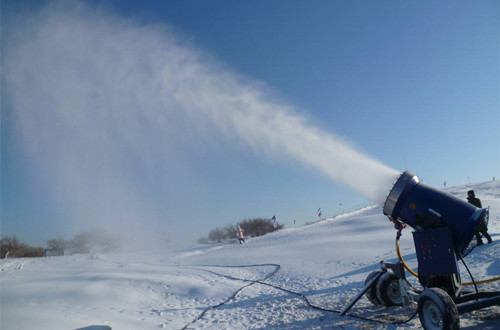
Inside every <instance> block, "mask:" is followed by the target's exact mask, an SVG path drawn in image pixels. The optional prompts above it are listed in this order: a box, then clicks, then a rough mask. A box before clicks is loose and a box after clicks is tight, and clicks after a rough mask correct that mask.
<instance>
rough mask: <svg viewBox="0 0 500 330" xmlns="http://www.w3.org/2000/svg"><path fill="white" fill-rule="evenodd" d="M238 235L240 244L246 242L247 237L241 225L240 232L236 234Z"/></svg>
mask: <svg viewBox="0 0 500 330" xmlns="http://www.w3.org/2000/svg"><path fill="white" fill-rule="evenodd" d="M236 235H237V236H238V241H240V244H241V243H244V242H245V235H244V234H243V228H241V226H240V224H238V231H237V232H236Z"/></svg>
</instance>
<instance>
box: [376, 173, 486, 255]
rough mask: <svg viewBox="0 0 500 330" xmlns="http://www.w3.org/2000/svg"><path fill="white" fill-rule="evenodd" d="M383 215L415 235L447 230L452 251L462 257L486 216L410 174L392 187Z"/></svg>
mask: <svg viewBox="0 0 500 330" xmlns="http://www.w3.org/2000/svg"><path fill="white" fill-rule="evenodd" d="M383 212H384V214H385V215H387V216H389V217H390V218H391V219H392V220H398V221H401V222H404V223H406V224H408V225H409V226H411V227H412V228H413V229H415V230H417V232H420V231H424V230H428V229H437V228H449V231H450V234H451V239H452V240H453V244H454V249H455V251H456V252H457V253H460V254H461V255H463V254H464V251H465V250H466V248H467V246H468V244H469V243H470V241H471V240H472V238H473V237H474V233H475V229H476V228H477V226H478V225H479V223H480V222H481V221H483V220H484V218H485V217H486V214H487V210H486V209H478V208H476V207H475V206H474V205H472V204H469V203H468V202H467V201H465V200H461V199H459V198H457V197H455V196H452V195H450V194H448V193H446V192H444V191H442V190H438V189H436V188H434V187H431V186H429V185H426V184H424V183H423V182H421V181H420V180H419V178H418V177H417V175H416V174H414V173H412V172H410V171H406V172H404V173H403V174H401V176H400V177H399V179H398V180H397V181H396V183H395V184H394V186H393V187H392V189H391V191H390V193H389V195H388V197H387V199H386V201H385V204H384V208H383ZM417 250H418V248H417Z"/></svg>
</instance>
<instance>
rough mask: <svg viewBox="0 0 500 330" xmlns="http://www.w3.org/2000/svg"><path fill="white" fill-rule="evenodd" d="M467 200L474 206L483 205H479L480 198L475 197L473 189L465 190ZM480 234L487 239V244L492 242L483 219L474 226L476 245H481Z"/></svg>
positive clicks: (480, 206)
mask: <svg viewBox="0 0 500 330" xmlns="http://www.w3.org/2000/svg"><path fill="white" fill-rule="evenodd" d="M467 201H469V203H471V204H472V205H474V206H475V207H479V208H482V207H483V206H482V205H481V200H480V199H479V198H477V197H476V194H475V193H474V190H469V191H468V192H467ZM481 234H483V236H484V237H485V238H486V239H487V240H488V244H489V243H491V242H492V239H491V236H490V234H488V227H487V226H486V223H485V222H484V219H482V220H481V222H480V223H479V225H477V227H476V240H477V245H478V246H479V245H483V240H482V239H481Z"/></svg>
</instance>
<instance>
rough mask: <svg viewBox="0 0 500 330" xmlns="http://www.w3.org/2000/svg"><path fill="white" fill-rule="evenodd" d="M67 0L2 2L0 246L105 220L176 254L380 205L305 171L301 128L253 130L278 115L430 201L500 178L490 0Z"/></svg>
mask: <svg viewBox="0 0 500 330" xmlns="http://www.w3.org/2000/svg"><path fill="white" fill-rule="evenodd" d="M75 3H77V5H72V4H62V3H61V2H45V1H3V2H2V53H3V54H2V55H3V56H2V68H3V69H2V169H1V171H2V172H1V173H2V178H1V179H2V195H1V198H2V200H1V203H2V205H1V211H2V214H1V235H2V237H3V236H6V235H16V236H17V237H18V238H20V239H22V240H25V241H27V242H32V243H33V244H39V245H43V244H44V243H45V241H46V240H47V239H49V238H53V237H58V236H61V237H65V238H71V237H72V236H73V235H74V234H76V233H77V232H78V231H81V230H86V229H89V228H92V227H99V226H101V225H102V224H103V223H104V224H105V225H104V227H107V228H105V229H106V230H108V231H109V230H113V229H110V228H115V229H116V227H117V226H118V227H124V226H125V227H126V226H131V227H133V228H137V230H138V231H139V230H140V229H138V228H140V227H144V228H147V229H148V230H149V231H153V232H155V233H156V234H159V235H165V233H168V232H170V233H171V235H172V236H173V239H174V243H175V244H176V245H183V244H184V245H185V244H191V243H194V242H195V241H196V239H197V238H199V237H201V236H206V235H207V234H208V232H209V230H210V229H213V228H214V227H217V226H224V225H226V224H228V223H236V222H238V221H240V220H242V219H247V218H253V217H269V218H270V217H272V216H273V215H276V217H277V219H278V222H280V223H284V224H285V226H287V227H292V226H293V221H294V220H296V221H297V223H298V224H302V223H304V222H307V221H312V220H315V219H317V217H316V210H317V209H318V207H321V208H322V211H323V215H324V216H333V215H336V214H338V213H339V212H341V211H342V208H341V207H340V206H339V203H342V205H343V207H344V210H346V211H347V210H352V209H355V208H359V207H362V206H366V205H369V204H370V203H372V202H371V200H373V198H367V197H365V195H366V194H360V193H359V189H358V190H356V189H353V187H352V185H350V184H349V183H347V184H346V183H345V182H342V180H339V178H338V176H337V177H335V175H336V174H335V173H333V174H332V175H330V174H329V173H325V171H326V172H328V169H325V167H328V166H324V163H325V162H324V161H323V158H322V160H321V161H318V163H321V164H319V165H318V164H311V162H312V163H314V161H312V160H311V159H312V158H315V159H317V158H318V155H319V156H320V157H323V156H324V155H323V153H322V151H321V150H323V149H321V150H319V151H316V150H314V151H313V150H311V148H308V147H307V146H306V147H304V148H303V149H301V150H300V155H299V154H298V152H299V151H297V150H294V151H290V152H289V151H286V150H288V149H287V148H288V146H289V144H291V145H294V144H295V145H297V144H300V141H302V138H301V135H300V134H302V132H300V134H299V133H298V132H297V134H294V131H292V133H291V134H288V133H287V134H285V133H283V134H285V135H284V136H282V135H279V133H276V135H273V134H274V132H273V133H272V134H271V133H269V136H268V135H267V133H268V132H267V131H268V130H266V127H267V126H266V125H268V124H269V123H268V122H267V121H264V122H262V129H263V131H262V132H260V133H259V134H260V135H259V134H257V133H255V132H258V131H256V130H257V129H258V128H256V127H255V126H256V125H257V126H258V125H259V124H260V122H259V120H261V119H262V118H264V119H265V118H267V116H268V115H269V113H277V114H282V111H283V113H284V114H285V115H284V116H285V120H284V121H283V122H287V123H288V122H289V123H290V127H296V126H294V125H295V123H296V121H298V122H299V124H297V125H299V126H300V127H304V131H305V132H309V133H311V134H310V135H308V136H311V139H313V140H314V139H315V138H316V135H314V134H313V133H315V132H319V133H318V134H319V135H320V136H328V137H330V136H333V137H340V140H341V141H342V143H343V144H346V143H347V144H349V145H352V146H354V147H353V149H355V150H357V151H359V152H360V153H362V154H363V155H367V156H368V157H370V158H373V159H375V160H377V161H379V162H380V163H381V164H383V165H385V166H387V167H389V168H391V169H394V170H395V171H398V172H401V171H404V170H405V169H409V170H412V171H413V172H415V173H417V174H418V175H419V177H420V178H421V179H422V180H423V181H425V182H427V183H429V184H431V185H434V186H437V187H442V184H443V182H444V181H447V184H448V185H449V186H451V185H459V184H464V183H467V182H468V181H470V182H478V181H485V180H491V179H492V177H497V178H498V177H500V132H499V131H500V130H499V127H500V19H499V18H500V4H499V3H498V2H497V1H475V2H472V1H440V2H434V1H419V2H400V1H315V2H303V1H246V2H243V1H239V2H232V1H119V2H117V1H83V2H80V3H79V4H78V2H75ZM65 18H67V20H66V19H65ZM115 44H116V45H115ZM113 59H115V60H113ZM143 62H144V63H143ZM152 62H154V63H153V64H151V63H152ZM186 63H188V64H191V65H192V66H189V68H188V65H187V64H186ZM166 68H168V70H169V71H168V72H169V74H170V75H168V78H164V77H165V76H164V75H162V74H163V73H164V72H165V71H162V70H167V69H166ZM176 68H179V70H178V71H182V72H183V74H184V75H181V74H177V73H176V72H177V71H176ZM108 70H109V72H108ZM103 72H104V73H105V74H104V73H103ZM197 74H201V76H199V77H198V76H197ZM129 79H130V81H129ZM162 79H164V80H162ZM158 81H161V83H158ZM205 81H206V82H208V83H207V84H206V85H204V82H205ZM183 84H184V85H183ZM235 85H236V87H235ZM172 86H173V87H172ZM179 86H180V87H179ZM184 86H192V88H187V89H186V90H182V93H180V92H179V93H177V91H178V90H180V89H182V88H183V87H184ZM162 88H165V90H166V91H167V92H164V91H163V90H162ZM82 91H86V92H85V93H83V92H82ZM190 92H192V93H190ZM214 94H217V97H213V98H212V96H213V95H214ZM247 94H248V95H249V96H248V95H247ZM247 96H248V97H247ZM233 97H234V98H236V99H237V102H239V103H234V104H240V103H242V102H243V103H244V104H246V103H245V102H246V100H247V99H251V101H249V103H248V104H249V105H248V109H246V110H245V112H244V113H241V114H239V113H236V114H235V115H236V116H243V119H241V121H247V125H243V124H241V126H238V125H234V123H237V124H240V123H241V121H240V119H234V118H233V117H231V116H228V114H229V113H233V112H230V111H232V110H231V109H229V108H231V107H232V106H233V103H230V102H233ZM224 100H229V101H228V102H225V101H224ZM254 101H255V103H258V105H259V106H258V107H254V105H253V103H252V102H254ZM257 101H258V102H257ZM235 102H236V101H235ZM165 107H166V108H169V109H175V111H174V110H169V111H163V109H164V108H165ZM219 107H220V108H219ZM226 107H227V108H228V109H227V110H222V109H223V108H226ZM179 109H180V110H179ZM207 109H208V110H207ZM254 109H257V110H254ZM260 109H265V110H262V111H261V110H260ZM274 109H279V110H276V111H275V110H274ZM185 113H187V114H185ZM255 113H258V114H259V115H258V116H257V119H258V120H257V121H256V122H255V123H254V122H251V120H253V119H254V114H255ZM245 116H247V117H245ZM229 117H231V120H235V122H230V120H229V119H228V118H229ZM238 118H240V117H238ZM294 118H295V119H297V118H299V119H297V120H296V121H294ZM271 119H272V120H274V117H272V118H271ZM212 122H213V123H215V124H212ZM269 125H270V124H269ZM273 125H274V124H273ZM276 125H277V126H276ZM276 125H275V126H270V127H272V130H276V131H281V129H283V131H284V132H288V131H286V130H285V128H287V127H288V126H287V127H285V126H283V127H281V126H280V124H276ZM234 126H237V127H236V128H235V127H234ZM248 130H252V131H251V132H250V133H248ZM248 134H257V135H256V136H255V135H248ZM261 135H263V136H266V138H265V139H262V140H260V139H259V137H260V136H261ZM312 135H314V136H312ZM305 137H306V136H305ZM274 138H276V140H273V139H274ZM294 138H297V139H298V141H297V143H295V142H293V139H294ZM266 139H268V140H266ZM283 139H285V140H286V141H285V142H282V140H283ZM276 141H278V142H276ZM280 141H281V142H280ZM290 141H292V142H290ZM280 143H284V144H282V145H280ZM318 143H319V142H318ZM275 144H276V145H275ZM325 144H326V143H325ZM326 150H328V149H326ZM308 151H311V152H310V155H308V153H307V152H308ZM335 157H337V158H335ZM345 158H346V157H343V155H342V154H340V153H339V154H338V155H332V156H331V157H330V156H328V157H327V156H325V158H324V159H325V161H327V162H328V161H331V162H332V166H331V167H332V168H334V169H335V164H333V163H337V160H339V161H340V159H345ZM332 171H333V172H335V171H336V170H332ZM363 172H364V171H363ZM325 174H326V175H325ZM332 176H333V179H332ZM339 176H341V177H342V176H343V175H342V174H339ZM360 177H362V175H361V173H360ZM340 179H342V178H340ZM344 179H345V177H344ZM377 179H378V178H373V180H370V179H363V180H364V182H366V185H367V186H369V185H372V184H373V182H377ZM346 180H347V181H349V180H351V179H346ZM360 180H361V179H360ZM351 181H352V180H351ZM355 181H356V180H355ZM361 181H362V180H361ZM368 181H370V182H368ZM380 189H381V191H385V188H380ZM387 189H388V188H387ZM106 219H113V220H110V223H109V224H107V225H106V222H107V220H106ZM121 219H128V220H126V221H125V220H123V221H122V220H121ZM132 222H133V223H134V224H133V225H131V224H130V223H132ZM144 228H142V229H144ZM148 230H145V231H148ZM116 232H117V233H121V232H122V231H121V230H118V229H117V230H116ZM145 236H147V235H146V234H145Z"/></svg>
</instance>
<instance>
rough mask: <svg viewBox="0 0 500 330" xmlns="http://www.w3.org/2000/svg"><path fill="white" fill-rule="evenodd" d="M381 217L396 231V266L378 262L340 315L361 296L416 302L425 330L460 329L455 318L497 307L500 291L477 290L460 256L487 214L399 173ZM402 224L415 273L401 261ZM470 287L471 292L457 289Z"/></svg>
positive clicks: (468, 248) (397, 302)
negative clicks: (465, 276) (465, 278)
mask: <svg viewBox="0 0 500 330" xmlns="http://www.w3.org/2000/svg"><path fill="white" fill-rule="evenodd" d="M382 211H383V213H384V214H385V215H387V216H388V217H389V220H391V222H393V223H394V226H395V228H396V230H397V234H396V251H397V253H398V257H399V261H398V262H397V263H388V262H384V261H381V262H380V270H375V271H373V272H371V273H370V274H369V275H368V276H367V278H366V280H365V285H364V288H363V290H362V291H361V292H359V294H358V295H356V297H354V299H353V300H352V301H351V302H350V303H349V304H348V305H347V306H346V307H345V308H344V309H343V310H342V312H341V315H345V314H346V313H347V312H348V311H349V310H350V309H351V308H352V307H353V306H354V304H355V303H356V302H357V301H358V300H359V299H360V298H361V297H362V296H363V295H365V296H366V298H367V299H368V300H369V301H370V302H371V303H373V304H375V305H383V306H386V307H389V306H409V303H410V301H417V303H418V307H417V310H418V316H419V318H420V322H421V324H422V326H423V328H424V329H426V330H429V329H433V330H434V329H459V328H460V316H459V315H460V314H462V313H468V312H471V311H474V310H478V309H482V308H486V307H491V306H495V305H500V291H479V290H478V288H477V284H479V283H480V282H482V283H488V282H492V281H496V280H500V278H493V279H488V280H483V281H479V282H476V281H474V278H473V276H472V273H471V272H470V270H469V268H468V267H467V265H466V264H465V260H464V258H463V257H464V256H465V255H467V253H469V252H471V251H472V249H473V248H474V242H475V240H473V239H472V238H473V237H474V235H475V234H476V229H477V227H478V226H479V225H480V224H481V223H482V222H484V223H485V224H487V223H488V217H489V211H488V209H480V208H477V207H475V206H474V205H472V204H469V203H468V202H466V201H465V200H462V199H459V198H457V197H454V196H452V195H450V194H448V193H446V192H444V191H441V190H438V189H435V188H433V187H431V186H429V185H426V184H424V183H422V182H421V181H420V180H419V178H418V177H417V175H415V174H414V173H412V172H410V171H406V172H404V173H402V174H401V176H400V177H399V178H398V180H397V181H396V182H395V183H394V185H393V186H392V188H391V190H390V192H389V195H388V196H387V199H386V201H385V203H384V206H383V210H382ZM406 225H408V226H410V227H412V228H413V231H412V235H413V243H414V245H415V252H416V255H417V262H418V274H417V273H416V272H415V271H413V270H412V269H411V268H410V267H409V266H408V265H407V264H406V262H405V261H404V259H403V257H402V255H401V251H400V250H399V239H400V237H401V235H402V230H403V229H404V228H405V227H406ZM458 260H461V261H462V263H463V264H464V265H465V266H466V269H467V271H468V273H469V276H470V277H471V279H472V282H470V283H462V281H461V278H460V270H459V268H458ZM405 269H406V270H407V271H408V272H410V273H411V274H412V275H414V276H416V277H418V280H419V282H420V284H422V286H423V288H424V289H423V290H420V289H418V290H417V289H415V288H414V287H413V286H412V285H410V283H409V282H408V281H407V280H406V273H405ZM470 285H473V286H474V288H475V290H474V291H466V290H462V286H470Z"/></svg>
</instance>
